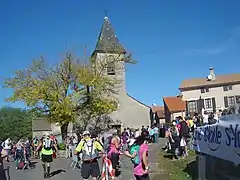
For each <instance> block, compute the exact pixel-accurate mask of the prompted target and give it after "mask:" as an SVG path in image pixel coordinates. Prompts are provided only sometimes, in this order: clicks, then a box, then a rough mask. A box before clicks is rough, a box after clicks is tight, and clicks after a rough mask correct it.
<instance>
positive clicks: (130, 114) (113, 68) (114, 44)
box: [92, 17, 150, 128]
mask: <svg viewBox="0 0 240 180" xmlns="http://www.w3.org/2000/svg"><path fill="white" fill-rule="evenodd" d="M124 53H125V49H124V48H123V46H122V45H121V44H120V42H119V40H118V38H117V36H116V34H115V32H114V30H113V27H112V25H111V23H110V21H109V18H108V17H105V18H104V23H103V25H102V28H101V31H100V34H99V37H98V40H97V44H96V48H95V50H94V52H93V53H92V59H93V60H94V61H95V64H96V66H97V64H98V63H101V61H106V60H107V61H110V60H111V59H112V58H113V59H114V60H113V61H115V63H112V62H113V61H111V62H109V63H108V64H107V66H106V70H105V73H106V75H107V76H110V77H113V78H116V79H118V80H119V82H120V84H119V85H118V94H117V99H118V101H119V108H118V110H117V111H115V112H113V113H112V114H111V115H110V116H111V118H112V119H113V120H114V122H115V125H121V127H132V128H141V126H142V125H145V126H146V125H150V117H149V112H150V108H149V107H148V106H146V105H145V104H143V103H141V102H139V101H138V100H136V99H135V98H133V97H131V96H130V95H128V93H127V91H126V76H125V64H124V62H121V61H117V62H116V59H118V58H121V57H122V56H124Z"/></svg>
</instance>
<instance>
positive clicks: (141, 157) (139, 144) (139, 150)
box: [124, 133, 150, 180]
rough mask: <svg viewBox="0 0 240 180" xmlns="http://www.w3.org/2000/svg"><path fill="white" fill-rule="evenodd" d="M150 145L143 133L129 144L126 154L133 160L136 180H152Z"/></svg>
mask: <svg viewBox="0 0 240 180" xmlns="http://www.w3.org/2000/svg"><path fill="white" fill-rule="evenodd" d="M148 149H149V147H148V144H147V137H146V134H144V133H142V134H141V136H139V137H137V138H136V140H135V142H132V143H130V144H129V150H128V151H126V152H125V153H124V154H125V155H126V156H128V157H130V158H131V161H132V163H133V168H134V169H133V172H134V176H135V178H136V180H150V177H149V173H148Z"/></svg>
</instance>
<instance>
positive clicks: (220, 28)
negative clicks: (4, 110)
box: [0, 0, 240, 106]
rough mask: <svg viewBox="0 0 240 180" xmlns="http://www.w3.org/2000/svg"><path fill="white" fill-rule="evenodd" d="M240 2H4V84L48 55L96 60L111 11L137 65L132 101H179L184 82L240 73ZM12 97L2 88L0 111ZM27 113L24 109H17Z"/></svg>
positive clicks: (0, 55) (0, 45) (132, 68)
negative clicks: (69, 53) (85, 56)
mask: <svg viewBox="0 0 240 180" xmlns="http://www.w3.org/2000/svg"><path fill="white" fill-rule="evenodd" d="M239 7H240V1H237V0H235V1H234V0H232V1H227V0H221V1H219V0H201V1H192V0H184V1H179V0H151V1H136V0H131V1H129V0H121V1H111V0H108V1H106V0H101V1H96V0H88V1H79V0H71V1H62V0H58V1H57V0H51V1H49V0H41V1H30V0H24V1H19V0H1V4H0V22H1V26H0V67H1V71H0V78H1V79H0V80H1V83H2V82H3V80H4V78H7V77H10V76H12V75H13V73H14V72H15V71H16V70H18V69H22V68H27V67H28V66H29V65H30V63H31V61H32V60H33V59H37V58H39V57H40V56H41V55H42V56H44V57H45V58H46V59H47V60H48V62H50V63H51V64H54V63H56V62H57V61H58V60H59V59H60V57H61V56H62V55H63V54H64V52H66V51H72V52H74V53H77V54H80V55H81V54H82V52H83V47H84V46H85V45H86V46H87V52H88V54H90V53H91V52H92V50H93V49H94V47H95V44H96V39H97V36H98V33H99V31H100V28H101V25H102V23H103V18H104V15H105V13H104V12H105V10H108V16H109V18H110V21H111V23H112V25H113V27H114V29H115V31H116V34H117V36H118V37H119V39H120V41H121V43H122V44H123V45H124V47H125V48H126V49H127V50H128V51H130V52H132V54H133V57H134V59H136V60H137V61H138V64H137V65H128V66H127V90H128V92H129V94H131V95H132V96H134V97H135V98H137V99H139V100H140V101H142V102H143V103H146V104H148V105H150V104H152V103H153V102H156V103H157V104H162V96H173V95H177V94H178V93H179V92H178V86H179V84H180V83H181V81H182V80H183V79H186V78H194V77H206V76H207V74H208V68H209V67H210V66H213V67H214V68H215V72H216V74H226V73H239V65H240V51H239V48H240V18H239V17H240V11H239ZM11 93H12V91H11V90H9V89H4V88H2V87H0V106H3V105H11V104H9V103H6V102H5V101H4V99H5V98H6V97H8V96H10V95H11ZM14 106H21V104H18V103H17V104H14Z"/></svg>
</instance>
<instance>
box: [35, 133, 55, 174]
mask: <svg viewBox="0 0 240 180" xmlns="http://www.w3.org/2000/svg"><path fill="white" fill-rule="evenodd" d="M40 147H42V151H41V160H42V167H43V171H44V178H50V163H51V162H53V148H54V149H55V150H56V151H58V149H57V146H56V144H55V143H54V142H53V140H52V139H51V138H50V134H49V133H46V134H45V135H44V137H43V141H42V142H41V143H40V144H39V146H38V147H37V151H38V149H39V148H40Z"/></svg>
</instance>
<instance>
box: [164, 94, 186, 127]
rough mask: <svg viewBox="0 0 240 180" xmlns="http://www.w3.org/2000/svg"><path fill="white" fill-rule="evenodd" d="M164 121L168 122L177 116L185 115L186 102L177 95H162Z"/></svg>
mask: <svg viewBox="0 0 240 180" xmlns="http://www.w3.org/2000/svg"><path fill="white" fill-rule="evenodd" d="M163 104H164V114H165V121H166V123H170V122H172V121H173V120H175V119H176V118H177V117H178V116H182V117H183V118H184V117H185V112H186V102H185V101H183V100H182V98H181V97H179V96H172V97H163Z"/></svg>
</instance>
